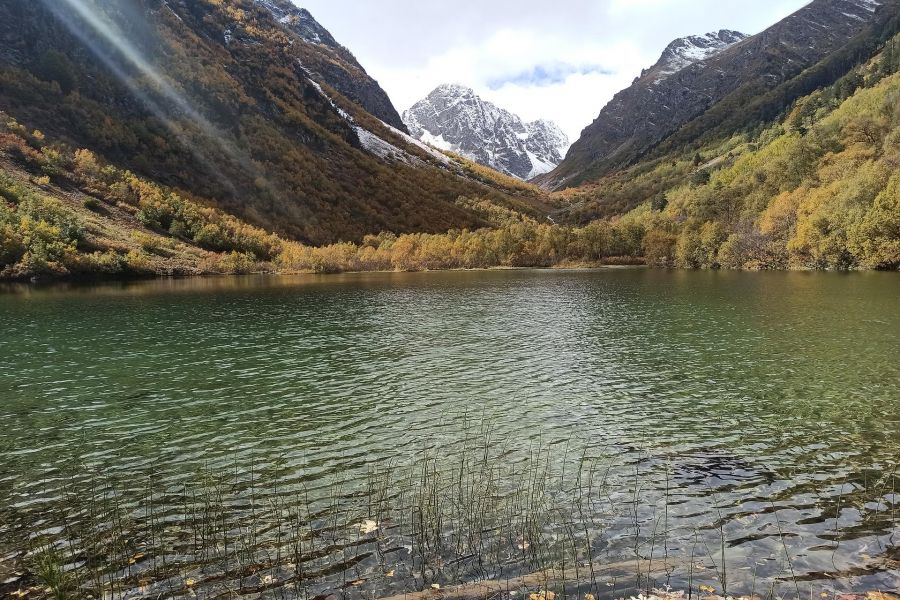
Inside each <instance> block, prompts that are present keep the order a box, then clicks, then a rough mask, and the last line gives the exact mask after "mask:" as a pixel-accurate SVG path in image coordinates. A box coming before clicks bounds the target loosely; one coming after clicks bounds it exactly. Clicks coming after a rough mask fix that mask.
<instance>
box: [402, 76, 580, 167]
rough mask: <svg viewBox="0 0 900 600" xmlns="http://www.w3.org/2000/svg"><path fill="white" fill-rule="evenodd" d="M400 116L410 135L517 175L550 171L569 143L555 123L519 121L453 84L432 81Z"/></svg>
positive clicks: (469, 90) (507, 112) (471, 92)
mask: <svg viewBox="0 0 900 600" xmlns="http://www.w3.org/2000/svg"><path fill="white" fill-rule="evenodd" d="M403 121H404V122H405V123H406V126H407V127H408V128H409V132H410V135H412V136H413V137H415V138H417V139H420V140H422V141H423V142H426V143H428V144H431V145H433V146H435V147H437V148H440V149H442V150H449V151H452V152H455V153H458V154H460V155H462V156H464V157H466V158H468V159H470V160H473V161H475V162H477V163H479V164H482V165H484V166H486V167H490V168H492V169H495V170H497V171H500V172H501V173H505V174H507V175H511V176H513V177H517V178H519V179H526V180H527V179H531V178H532V177H535V176H537V175H540V174H542V173H546V172H548V171H550V170H552V169H553V168H554V167H555V166H556V165H558V164H559V163H560V161H562V158H563V155H564V153H565V150H566V148H568V145H569V139H568V137H567V136H566V135H565V133H563V132H562V130H560V128H559V127H558V126H557V125H556V124H555V123H553V122H551V121H547V120H544V119H540V120H537V121H533V122H530V123H528V122H525V121H523V120H522V119H521V118H520V117H519V116H517V115H514V114H513V113H511V112H509V111H507V110H504V109H502V108H499V107H497V106H496V105H494V104H492V103H491V102H487V101H485V100H483V99H482V98H480V97H479V96H478V95H477V94H476V93H475V92H474V91H473V90H472V89H470V88H468V87H465V86H462V85H457V84H444V85H440V86H438V87H437V88H436V89H435V90H433V91H432V92H431V93H430V94H428V96H427V97H425V98H423V99H422V100H420V101H419V102H417V103H416V104H414V105H413V106H412V107H411V108H410V109H409V110H407V111H405V112H404V113H403Z"/></svg>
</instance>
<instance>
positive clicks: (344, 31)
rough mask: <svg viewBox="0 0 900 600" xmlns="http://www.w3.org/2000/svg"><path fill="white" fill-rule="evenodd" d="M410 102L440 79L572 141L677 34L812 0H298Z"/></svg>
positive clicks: (751, 29)
mask: <svg viewBox="0 0 900 600" xmlns="http://www.w3.org/2000/svg"><path fill="white" fill-rule="evenodd" d="M295 2H298V4H301V5H303V6H304V7H305V8H307V9H309V10H310V12H312V13H313V15H314V16H315V17H316V18H317V19H318V20H319V21H320V22H321V23H322V24H323V25H324V26H325V27H326V28H328V29H329V30H330V31H331V32H332V33H333V34H334V35H335V37H336V38H337V39H338V40H339V41H340V42H341V43H343V44H345V45H346V46H347V47H349V48H350V49H351V51H353V52H354V54H356V56H357V58H358V59H359V60H360V62H361V63H362V64H363V66H364V67H366V69H367V70H368V71H369V73H370V74H372V75H373V76H374V77H375V78H376V79H378V81H379V82H380V83H381V85H382V87H383V88H384V89H385V90H386V91H387V92H388V94H389V95H390V96H391V99H392V100H393V102H394V104H395V106H396V107H397V109H398V110H399V111H401V112H402V111H403V110H405V109H406V108H408V107H409V106H411V105H412V104H413V103H414V102H416V101H417V100H419V99H421V98H423V97H424V96H425V95H426V94H428V93H429V92H430V91H431V90H432V89H434V88H435V87H437V86H438V85H440V84H441V83H460V84H463V85H467V86H469V87H472V88H474V89H475V90H476V92H478V93H479V95H481V96H482V97H484V98H485V99H487V100H490V101H492V102H494V103H496V104H497V105H498V106H502V107H504V108H507V109H509V110H511V111H513V112H515V113H517V114H519V115H520V116H522V117H523V118H525V119H528V120H532V119H537V118H548V119H552V120H554V121H556V122H557V123H558V124H559V125H560V127H562V128H563V130H564V131H565V132H566V133H567V134H568V135H569V137H570V138H571V139H572V141H575V139H577V137H578V135H579V134H580V132H581V130H582V129H583V128H584V127H586V126H587V125H589V124H590V123H591V121H593V119H594V118H596V116H597V114H599V112H600V109H601V108H602V107H603V106H604V105H605V104H606V103H607V102H608V101H609V100H610V99H611V98H612V96H613V95H614V94H615V92H617V91H618V90H620V89H623V88H624V87H627V86H628V84H630V82H631V81H632V80H633V79H634V78H635V77H636V76H637V75H639V74H640V71H641V69H642V68H645V67H648V66H650V65H651V64H653V63H654V62H655V61H656V60H657V58H658V57H659V54H660V52H661V51H662V49H663V48H664V47H665V46H666V45H667V44H668V43H669V42H670V41H671V40H673V39H675V38H676V37H681V36H684V35H690V34H695V33H705V32H707V31H712V30H717V29H722V28H727V29H738V30H741V31H744V32H746V33H756V32H758V31H761V30H762V29H763V28H765V27H766V26H768V25H769V24H771V23H774V22H775V21H777V20H778V19H780V18H783V17H785V16H787V15H788V14H790V13H791V12H792V11H794V10H797V9H798V8H800V7H801V6H803V5H804V4H806V0H756V1H755V2H752V3H750V2H745V1H743V0H730V1H729V0H557V2H555V3H548V2H545V1H543V0H519V1H517V2H513V1H512V0H493V1H491V2H485V1H484V0H478V1H476V0H457V2H455V3H453V4H452V5H449V4H446V3H436V2H422V1H421V0H382V1H380V2H363V1H361V0H358V1H355V2H341V1H336V0H295Z"/></svg>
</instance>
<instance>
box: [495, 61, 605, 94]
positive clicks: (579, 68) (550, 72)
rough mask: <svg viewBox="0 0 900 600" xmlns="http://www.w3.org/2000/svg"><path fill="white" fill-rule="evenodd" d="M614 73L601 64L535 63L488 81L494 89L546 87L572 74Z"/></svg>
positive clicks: (561, 81)
mask: <svg viewBox="0 0 900 600" xmlns="http://www.w3.org/2000/svg"><path fill="white" fill-rule="evenodd" d="M593 73H596V74H600V75H613V74H614V73H615V71H613V70H611V69H608V68H606V67H603V66H601V65H572V64H563V63H556V64H550V65H533V66H531V67H530V68H529V69H527V70H525V71H521V72H519V73H515V74H511V75H503V76H500V77H497V78H495V79H491V80H489V81H488V82H487V86H488V87H489V88H490V89H492V90H497V89H500V88H502V87H504V86H505V85H520V86H525V87H531V86H535V87H546V86H548V85H557V84H560V83H564V82H565V81H566V80H567V79H568V78H569V77H570V76H572V75H590V74H593Z"/></svg>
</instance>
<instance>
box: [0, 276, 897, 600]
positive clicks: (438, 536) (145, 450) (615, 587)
mask: <svg viewBox="0 0 900 600" xmlns="http://www.w3.org/2000/svg"><path fill="white" fill-rule="evenodd" d="M0 331H2V336H0V399H2V401H0V424H2V429H0V582H2V583H0V595H3V594H5V593H13V592H15V591H16V590H20V589H27V588H32V587H38V586H43V585H45V583H46V581H48V580H52V581H57V582H58V585H60V586H67V587H68V588H69V589H70V591H71V590H81V592H82V593H85V594H88V593H92V594H94V595H106V596H107V597H117V598H118V597H125V598H131V597H158V596H161V595H163V596H166V597H171V596H185V597H196V596H199V597H221V596H233V595H248V596H253V597H279V598H281V597H286V598H288V597H289V598H293V597H303V598H316V597H317V598H327V597H330V596H335V597H348V598H369V599H372V598H382V597H387V596H392V595H397V594H402V593H407V592H411V591H415V590H422V589H425V590H428V589H431V586H442V587H443V588H446V587H447V586H452V585H454V584H459V583H470V582H474V581H480V580H504V581H505V580H507V579H508V578H511V577H520V576H525V575H533V574H536V573H545V574H547V573H549V572H550V571H551V569H556V570H557V571H558V570H559V569H564V570H566V571H567V573H566V574H565V576H563V577H561V578H557V579H561V580H562V581H563V583H562V584H560V583H559V582H557V583H555V584H554V583H553V582H552V581H550V579H549V578H548V580H547V581H546V584H545V585H543V586H542V585H536V584H534V581H530V584H533V585H529V586H528V587H530V588H533V589H532V591H533V592H537V593H538V594H541V593H543V592H542V591H541V590H542V589H547V590H550V589H553V590H555V591H556V593H563V594H565V595H575V594H578V595H581V596H583V595H584V594H588V593H589V594H594V595H595V596H597V597H601V596H602V597H618V596H622V595H626V594H632V593H635V592H636V591H639V590H641V589H650V588H652V587H661V586H664V585H667V584H668V585H671V586H672V587H673V588H675V589H687V588H688V587H691V588H692V589H694V590H695V592H694V593H696V589H697V587H698V586H699V585H704V586H709V588H714V589H716V591H717V592H720V593H721V592H723V591H726V590H727V592H728V593H734V594H757V595H760V596H762V597H765V596H766V595H780V596H783V597H795V596H796V595H797V594H800V595H802V596H803V597H809V595H810V594H813V595H815V597H819V595H820V594H829V595H835V594H839V593H843V592H863V591H870V590H885V591H887V590H897V589H898V588H900V487H898V484H900V478H898V473H897V468H898V464H900V277H898V276H897V275H896V274H891V273H859V274H831V273H731V272H687V271H673V272H669V271H662V270H644V269H609V270H598V271H492V272H449V273H419V274H360V275H340V276H327V277H326V276H321V277H320V276H297V277H243V278H224V279H196V280H175V281H153V282H143V283H130V284H110V285H98V286H85V287H68V288H49V289H41V288H30V287H8V288H4V291H3V293H0ZM604 565H606V566H604ZM59 582H61V583H59ZM566 582H568V583H566ZM704 589H708V588H706V587H704ZM34 593H38V592H34ZM515 593H517V592H516V591H515V590H506V591H504V592H502V593H500V594H499V595H503V596H508V597H512V596H514V595H515ZM540 597H541V598H543V599H544V600H547V598H548V596H547V594H544V595H543V596H540Z"/></svg>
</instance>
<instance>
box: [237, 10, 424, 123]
mask: <svg viewBox="0 0 900 600" xmlns="http://www.w3.org/2000/svg"><path fill="white" fill-rule="evenodd" d="M254 1H255V2H256V3H257V4H258V5H259V6H261V7H263V8H265V9H266V10H268V11H269V12H270V13H272V16H273V17H274V18H275V19H276V20H277V21H278V22H279V23H280V24H281V25H282V26H283V27H284V28H285V29H286V30H287V31H288V32H290V33H292V34H294V35H296V36H297V37H299V38H300V39H302V40H303V41H304V42H306V43H307V44H308V46H309V47H310V48H311V49H312V50H313V52H312V53H311V55H312V56H311V57H310V60H307V61H305V62H304V65H305V66H306V67H307V68H309V69H311V70H313V71H315V72H316V73H317V74H319V75H320V76H321V77H322V78H323V79H324V80H325V82H326V83H328V85H330V86H331V87H333V88H334V89H336V90H337V91H339V92H340V93H341V94H343V95H344V96H346V97H347V98H349V99H351V100H353V101H355V102H357V103H359V104H360V105H361V106H362V107H363V108H364V109H366V111H368V112H370V113H371V114H373V115H375V116H376V117H378V118H379V119H381V120H382V121H384V122H385V123H388V124H390V125H391V126H392V127H396V128H397V129H400V130H403V131H406V127H405V125H404V124H403V120H402V119H401V118H400V114H399V113H398V112H397V109H396V108H394V105H393V104H392V103H391V100H390V98H389V97H388V95H387V93H385V91H384V90H383V89H382V88H381V87H380V86H379V85H378V82H377V81H375V80H374V79H372V77H370V76H369V74H368V73H367V72H366V70H365V69H364V68H363V66H362V65H361V64H359V61H358V60H357V59H356V57H355V56H354V55H353V53H352V52H350V50H348V49H347V48H346V47H344V46H342V45H341V44H340V43H338V41H337V40H335V39H334V36H332V35H331V33H330V32H329V31H328V30H327V29H325V28H324V27H322V25H320V24H319V22H318V21H316V19H315V18H314V17H313V16H312V14H310V12H309V11H308V10H306V9H304V8H300V7H298V6H296V5H295V4H293V3H292V2H291V1H290V0H254Z"/></svg>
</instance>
